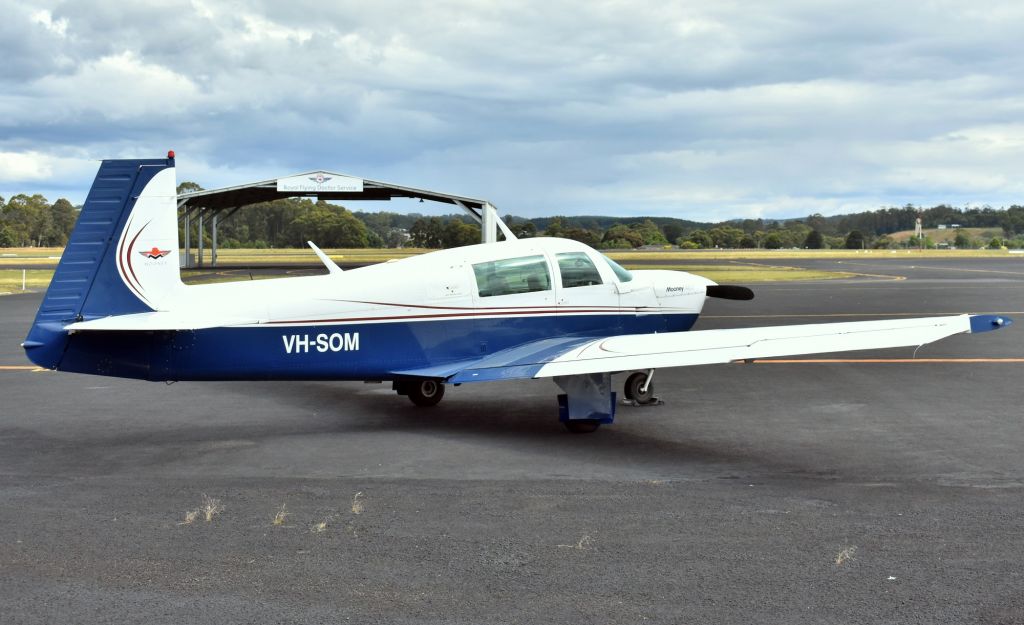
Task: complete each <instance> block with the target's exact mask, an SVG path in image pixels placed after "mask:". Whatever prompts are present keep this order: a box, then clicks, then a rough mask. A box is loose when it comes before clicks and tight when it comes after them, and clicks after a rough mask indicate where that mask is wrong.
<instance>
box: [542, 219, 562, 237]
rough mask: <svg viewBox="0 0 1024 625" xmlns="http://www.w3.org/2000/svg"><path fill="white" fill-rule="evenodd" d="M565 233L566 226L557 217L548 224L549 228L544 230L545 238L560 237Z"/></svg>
mask: <svg viewBox="0 0 1024 625" xmlns="http://www.w3.org/2000/svg"><path fill="white" fill-rule="evenodd" d="M564 232H565V224H563V223H562V218H561V217H555V218H554V219H552V220H551V221H550V222H549V223H548V227H547V228H544V236H546V237H560V236H562V234H563V233H564Z"/></svg>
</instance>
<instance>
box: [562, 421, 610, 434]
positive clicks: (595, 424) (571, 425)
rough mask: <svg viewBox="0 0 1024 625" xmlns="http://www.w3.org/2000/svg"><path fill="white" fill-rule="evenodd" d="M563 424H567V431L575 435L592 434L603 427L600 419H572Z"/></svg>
mask: <svg viewBox="0 0 1024 625" xmlns="http://www.w3.org/2000/svg"><path fill="white" fill-rule="evenodd" d="M562 423H564V424H565V429H567V430H569V431H570V432H572V433H573V434H590V433H591V432H596V431H597V428H599V427H601V421H600V420H598V419H571V420H569V421H563V422H562Z"/></svg>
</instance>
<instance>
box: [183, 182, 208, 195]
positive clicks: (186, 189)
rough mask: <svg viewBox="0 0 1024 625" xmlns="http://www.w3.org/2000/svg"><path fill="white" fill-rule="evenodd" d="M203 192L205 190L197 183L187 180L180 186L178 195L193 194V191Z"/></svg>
mask: <svg viewBox="0 0 1024 625" xmlns="http://www.w3.org/2000/svg"><path fill="white" fill-rule="evenodd" d="M203 190H204V189H203V188H202V187H201V186H199V185H198V184H197V183H195V182H192V181H191V180H185V181H184V182H182V183H181V184H179V185H178V195H181V194H182V193H191V192H193V191H203Z"/></svg>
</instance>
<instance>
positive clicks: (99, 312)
mask: <svg viewBox="0 0 1024 625" xmlns="http://www.w3.org/2000/svg"><path fill="white" fill-rule="evenodd" d="M176 200H177V193H176V180H175V173H174V159H173V157H169V158H166V159H133V160H110V161H103V163H102V164H101V165H100V169H99V172H98V173H97V174H96V179H95V180H94V181H93V184H92V188H91V189H90V190H89V195H88V197H87V198H86V200H85V204H84V205H83V207H82V212H81V213H80V214H79V216H78V221H77V222H76V223H75V228H74V230H73V231H72V232H71V237H70V239H69V241H68V245H67V247H66V248H65V249H64V254H63V256H61V259H60V263H59V264H58V265H57V270H56V272H55V273H54V276H53V280H52V281H51V282H50V287H49V288H48V289H47V291H46V295H45V297H44V298H43V302H42V304H41V305H40V307H39V312H38V313H36V319H35V322H34V323H33V325H32V329H31V330H30V331H29V335H28V338H26V339H25V343H24V347H25V352H26V354H27V355H28V357H29V359H31V360H32V362H34V363H36V364H38V365H40V366H43V367H49V368H56V367H57V366H58V365H59V364H60V361H61V358H62V357H63V354H64V351H65V349H66V348H67V344H68V333H67V332H66V331H65V330H64V326H65V325H67V324H69V323H71V322H74V321H83V320H90V319H98V318H101V317H108V316H111V315H124V314H130V313H138V312H148V311H152V310H166V309H167V308H168V306H169V305H170V302H172V301H173V299H174V296H175V295H176V294H177V293H178V292H179V290H180V289H181V288H182V283H181V277H180V274H179V271H178V225H177V203H176Z"/></svg>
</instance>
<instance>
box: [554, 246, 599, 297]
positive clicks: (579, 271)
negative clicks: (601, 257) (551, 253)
mask: <svg viewBox="0 0 1024 625" xmlns="http://www.w3.org/2000/svg"><path fill="white" fill-rule="evenodd" d="M556 258H557V259H558V272H559V273H561V274H562V288H564V289H571V288H573V287H576V286H593V285H595V284H601V274H600V273H598V271H597V267H595V266H594V262H593V261H592V260H590V257H589V256H587V255H586V254H585V253H583V252H566V253H565V254H558V255H557V256H556Z"/></svg>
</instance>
